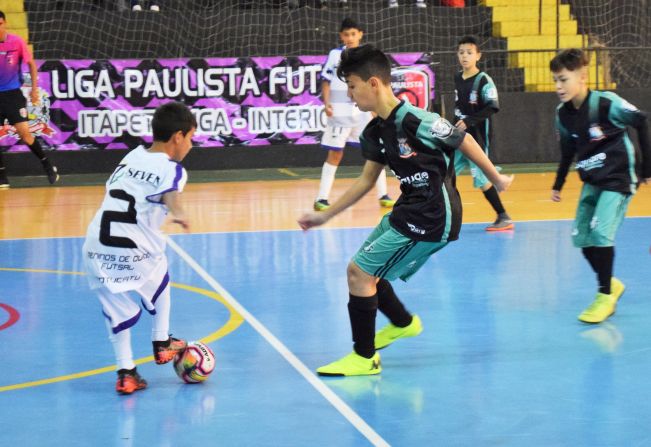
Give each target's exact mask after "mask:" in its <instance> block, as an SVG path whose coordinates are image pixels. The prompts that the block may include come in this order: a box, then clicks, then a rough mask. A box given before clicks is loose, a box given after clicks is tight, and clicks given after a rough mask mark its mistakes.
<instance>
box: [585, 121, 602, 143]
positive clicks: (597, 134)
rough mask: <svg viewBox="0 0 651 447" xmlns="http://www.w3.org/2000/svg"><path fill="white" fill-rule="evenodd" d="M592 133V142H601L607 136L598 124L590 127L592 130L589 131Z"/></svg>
mask: <svg viewBox="0 0 651 447" xmlns="http://www.w3.org/2000/svg"><path fill="white" fill-rule="evenodd" d="M588 132H589V133H590V141H591V142H594V141H601V140H603V139H604V138H606V136H605V135H604V131H603V130H602V129H601V127H600V126H599V125H598V124H593V125H592V126H590V130H589V131H588Z"/></svg>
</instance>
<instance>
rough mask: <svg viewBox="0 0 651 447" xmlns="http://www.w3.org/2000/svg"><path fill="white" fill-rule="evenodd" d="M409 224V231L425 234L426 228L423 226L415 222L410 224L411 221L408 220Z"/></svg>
mask: <svg viewBox="0 0 651 447" xmlns="http://www.w3.org/2000/svg"><path fill="white" fill-rule="evenodd" d="M407 226H408V227H409V231H411V232H412V233H416V234H425V230H423V229H422V228H419V227H417V226H416V225H414V224H410V223H409V222H407Z"/></svg>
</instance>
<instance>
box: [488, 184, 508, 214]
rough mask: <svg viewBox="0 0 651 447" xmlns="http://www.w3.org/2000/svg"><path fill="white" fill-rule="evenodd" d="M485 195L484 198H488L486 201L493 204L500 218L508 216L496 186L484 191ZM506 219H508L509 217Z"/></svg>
mask: <svg viewBox="0 0 651 447" xmlns="http://www.w3.org/2000/svg"><path fill="white" fill-rule="evenodd" d="M483 193H484V197H486V200H488V203H490V204H491V206H492V207H493V209H494V210H495V212H496V213H497V214H499V215H500V216H501V215H503V214H506V211H505V210H504V206H503V205H502V201H501V200H500V195H499V194H498V192H497V189H495V186H493V185H491V187H490V188H488V189H487V190H486V191H483ZM505 217H508V215H506V216H505Z"/></svg>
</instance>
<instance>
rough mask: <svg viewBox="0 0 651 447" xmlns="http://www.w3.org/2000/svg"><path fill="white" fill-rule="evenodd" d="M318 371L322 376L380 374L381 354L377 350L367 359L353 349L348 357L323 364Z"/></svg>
mask: <svg viewBox="0 0 651 447" xmlns="http://www.w3.org/2000/svg"><path fill="white" fill-rule="evenodd" d="M316 372H317V374H319V375H320V376H370V375H373V374H380V372H382V366H381V364H380V354H379V353H377V352H376V353H375V355H374V356H373V357H371V358H370V359H367V358H366V357H362V356H361V355H359V354H357V353H356V352H355V351H353V352H351V353H350V354H348V355H347V356H346V357H343V358H341V359H339V360H337V361H334V362H332V363H329V364H327V365H325V366H322V367H321V368H319V369H317V370H316Z"/></svg>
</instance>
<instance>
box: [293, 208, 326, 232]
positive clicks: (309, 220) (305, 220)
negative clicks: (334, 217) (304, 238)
mask: <svg viewBox="0 0 651 447" xmlns="http://www.w3.org/2000/svg"><path fill="white" fill-rule="evenodd" d="M328 219H329V217H328V216H327V215H326V214H325V213H324V212H323V211H319V212H317V213H307V214H303V216H301V218H300V219H298V225H299V226H300V227H301V228H302V229H303V230H304V231H307V230H309V229H310V228H312V227H318V226H319V225H323V224H324V223H326V222H327V221H328Z"/></svg>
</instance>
